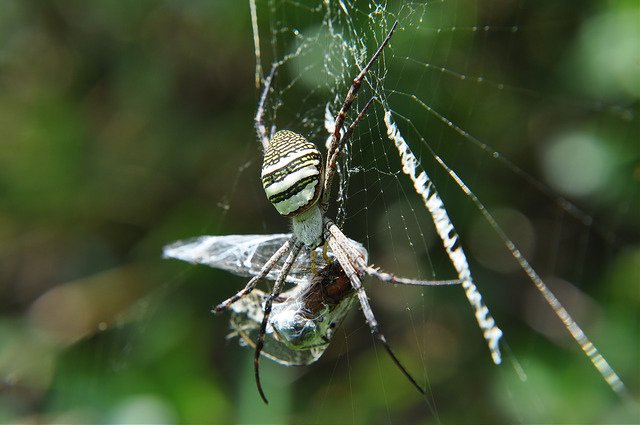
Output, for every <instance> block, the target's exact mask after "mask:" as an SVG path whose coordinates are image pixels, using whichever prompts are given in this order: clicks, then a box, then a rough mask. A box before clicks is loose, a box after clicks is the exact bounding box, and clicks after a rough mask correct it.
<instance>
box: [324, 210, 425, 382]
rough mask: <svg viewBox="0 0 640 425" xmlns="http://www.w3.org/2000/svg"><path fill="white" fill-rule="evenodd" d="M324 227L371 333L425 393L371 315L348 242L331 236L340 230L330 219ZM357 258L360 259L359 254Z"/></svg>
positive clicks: (326, 236)
mask: <svg viewBox="0 0 640 425" xmlns="http://www.w3.org/2000/svg"><path fill="white" fill-rule="evenodd" d="M325 228H326V234H325V239H326V241H327V242H328V243H329V246H330V247H331V250H332V251H333V253H334V255H335V256H336V259H337V260H338V262H339V263H340V266H341V267H342V269H343V270H344V272H345V273H346V275H347V277H348V278H349V281H350V282H351V286H353V289H354V290H355V291H356V295H357V296H358V301H360V306H361V307H362V313H363V314H364V317H365V319H366V321H367V324H368V325H369V328H370V329H371V334H372V335H373V336H374V337H375V338H376V339H377V340H378V341H379V342H380V343H381V344H382V346H383V347H384V349H385V350H386V352H387V354H389V357H391V360H393V363H395V365H396V366H397V367H398V369H400V371H401V372H402V373H403V374H404V376H405V377H406V378H407V379H408V380H409V382H411V384H412V385H413V386H414V387H416V389H417V390H418V391H419V392H420V393H421V394H426V392H425V390H424V389H423V388H422V387H421V386H420V385H418V383H417V382H416V380H415V379H414V378H413V376H411V374H410V373H409V371H407V369H406V368H405V367H404V366H403V365H402V363H400V360H399V359H398V357H396V355H395V354H394V352H393V350H391V347H390V346H389V343H388V342H387V339H386V338H385V336H384V335H383V334H382V332H381V331H380V327H379V325H378V321H377V320H376V318H375V316H374V315H373V310H371V305H370V304H369V299H368V298H367V294H366V292H365V290H364V287H363V286H362V282H361V280H360V275H359V274H358V272H356V269H355V268H354V265H353V264H352V258H351V257H350V255H349V251H350V244H348V245H347V246H343V245H342V243H341V242H340V241H339V240H338V239H336V238H335V237H333V233H334V232H335V231H336V230H337V231H338V232H340V229H338V227H337V226H336V225H335V224H333V223H332V222H331V221H328V220H327V224H326V227H325ZM340 233H342V232H340ZM343 236H344V235H343ZM357 258H360V259H362V258H361V257H359V256H358V257H357ZM353 260H355V259H353ZM354 262H357V261H354ZM357 267H358V266H357Z"/></svg>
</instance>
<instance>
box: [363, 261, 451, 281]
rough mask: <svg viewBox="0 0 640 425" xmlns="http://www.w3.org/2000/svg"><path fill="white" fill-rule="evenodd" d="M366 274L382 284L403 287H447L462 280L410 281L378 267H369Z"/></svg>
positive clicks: (365, 270)
mask: <svg viewBox="0 0 640 425" xmlns="http://www.w3.org/2000/svg"><path fill="white" fill-rule="evenodd" d="M364 272H365V273H366V274H368V275H369V276H372V277H375V278H376V279H378V280H379V281H381V282H384V283H391V284H396V283H399V284H401V285H416V286H445V285H460V284H461V283H462V280H460V279H450V280H420V279H409V278H406V277H399V276H396V275H394V274H392V273H387V272H385V271H382V270H380V269H379V268H377V267H372V266H367V267H366V268H365V269H364Z"/></svg>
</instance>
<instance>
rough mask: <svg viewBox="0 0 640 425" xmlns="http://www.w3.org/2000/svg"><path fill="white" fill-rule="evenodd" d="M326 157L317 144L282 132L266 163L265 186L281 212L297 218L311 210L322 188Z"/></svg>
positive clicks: (296, 135) (264, 168) (290, 133)
mask: <svg viewBox="0 0 640 425" xmlns="http://www.w3.org/2000/svg"><path fill="white" fill-rule="evenodd" d="M321 183H322V156H321V155H320V151H319V150H318V149H317V148H316V146H315V145H314V144H313V143H310V142H308V141H307V139H305V138H304V137H302V136H301V135H299V134H296V133H294V132H293V131H288V130H282V131H278V132H277V133H276V134H275V135H274V136H273V137H272V138H271V141H270V142H269V146H268V147H267V149H266V150H265V153H264V162H263V163H262V186H263V187H264V191H265V192H266V194H267V198H269V201H271V203H272V204H273V205H274V206H275V207H276V209H277V210H278V212H279V213H280V214H282V215H285V216H295V215H298V214H301V213H303V212H305V211H307V210H308V209H309V208H311V207H312V206H313V205H314V204H315V203H316V202H317V201H318V198H319V197H320V192H321V188H322V184H321Z"/></svg>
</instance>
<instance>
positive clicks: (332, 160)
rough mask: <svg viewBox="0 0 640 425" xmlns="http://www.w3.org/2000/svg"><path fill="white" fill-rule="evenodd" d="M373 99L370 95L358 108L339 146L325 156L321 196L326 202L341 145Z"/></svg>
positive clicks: (349, 135) (327, 201) (347, 138)
mask: <svg viewBox="0 0 640 425" xmlns="http://www.w3.org/2000/svg"><path fill="white" fill-rule="evenodd" d="M374 100H375V97H372V98H371V99H369V101H368V102H367V104H366V105H364V107H363V108H362V109H361V110H360V113H358V116H357V117H356V119H355V120H353V122H352V123H351V125H350V126H349V128H347V131H345V133H344V135H343V136H342V139H341V140H340V145H339V147H338V148H337V149H336V150H334V151H333V153H332V154H329V155H330V156H327V166H326V167H327V172H326V175H325V187H324V188H323V190H324V192H323V198H325V197H326V203H327V204H328V203H329V196H330V195H331V180H333V175H334V173H335V170H336V162H337V161H338V156H339V155H340V151H341V150H342V146H343V145H344V143H345V142H346V141H347V140H349V138H350V137H351V134H353V131H354V130H355V128H356V127H357V126H358V123H360V120H361V119H362V118H363V117H364V116H365V114H366V113H367V109H369V106H371V104H372V103H373V101H374ZM325 206H326V205H325Z"/></svg>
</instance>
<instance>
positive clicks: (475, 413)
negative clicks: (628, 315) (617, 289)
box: [252, 1, 638, 422]
mask: <svg viewBox="0 0 640 425" xmlns="http://www.w3.org/2000/svg"><path fill="white" fill-rule="evenodd" d="M253 6H254V8H253V10H252V14H253V25H254V42H255V46H256V47H255V51H256V81H260V80H261V79H262V78H264V74H265V73H268V72H269V69H270V67H271V66H272V65H273V64H276V65H277V66H278V69H277V73H276V76H275V78H274V81H273V85H272V90H271V91H270V92H269V93H268V96H267V106H266V117H265V122H266V124H267V126H269V125H272V126H274V128H277V129H290V130H293V131H296V132H298V133H300V134H304V135H305V136H306V137H307V138H308V139H309V140H311V141H313V142H315V143H316V144H318V145H319V146H321V145H323V144H324V142H325V141H326V140H327V137H328V134H329V132H330V131H331V130H332V124H333V117H334V116H335V114H336V111H338V110H339V108H340V106H341V104H342V101H343V100H344V96H345V94H346V91H347V89H348V87H349V85H350V81H351V79H352V78H353V77H354V76H355V75H356V74H357V72H358V70H359V68H360V67H361V66H363V64H364V63H365V62H366V60H367V59H368V58H369V57H370V56H371V54H372V52H373V51H374V50H375V49H376V48H377V46H378V45H379V44H380V42H381V41H382V39H383V38H384V36H385V35H386V33H387V31H388V29H389V28H390V27H391V24H392V23H393V22H394V21H396V20H397V21H398V22H399V25H398V29H397V31H396V33H395V34H394V36H393V38H392V41H391V43H390V45H389V47H388V48H387V49H385V51H384V53H383V55H382V56H381V57H380V58H379V60H378V61H377V62H376V64H375V65H374V66H373V68H372V69H371V70H370V71H369V73H368V74H367V77H366V83H365V84H363V87H362V89H361V91H360V93H359V95H358V99H357V101H356V102H355V103H354V106H353V107H352V110H351V112H350V116H349V118H348V120H347V124H348V123H349V122H350V121H352V120H353V119H354V118H355V116H356V115H357V113H358V111H359V110H360V109H361V108H362V106H363V105H364V104H365V103H366V102H367V101H368V100H369V99H370V98H375V99H376V102H375V103H374V104H373V106H372V108H371V109H370V110H369V112H368V113H367V115H366V117H365V118H364V119H363V120H362V122H361V123H360V124H359V126H358V128H357V129H356V131H355V133H354V135H353V137H352V139H351V140H350V142H349V143H348V144H347V146H345V149H344V154H343V156H342V158H341V162H340V164H339V171H340V184H339V185H334V194H333V196H332V199H333V204H332V207H331V208H330V214H329V215H330V216H331V217H335V218H336V222H337V223H338V225H339V226H340V227H342V228H343V230H345V233H346V234H347V235H348V236H349V237H351V238H353V239H356V240H360V241H361V242H363V244H364V245H365V247H366V248H367V249H368V250H369V252H370V258H371V261H373V262H374V263H375V264H376V265H380V266H383V267H385V268H386V269H388V270H389V271H392V272H394V273H397V274H400V275H403V276H411V277H420V278H429V279H450V278H453V277H455V271H454V270H453V268H452V267H451V264H450V262H449V260H448V258H447V256H446V253H445V250H444V249H443V248H442V245H441V242H440V240H439V239H438V236H437V235H436V231H435V229H434V227H433V224H432V221H431V217H430V216H429V214H428V211H427V210H426V209H425V208H424V205H423V204H422V202H421V199H420V197H419V196H417V195H416V193H415V191H414V188H413V185H412V182H411V180H410V179H409V178H408V177H407V176H406V175H405V174H404V173H403V171H402V164H401V162H400V157H399V155H398V152H397V151H396V150H395V147H394V146H393V143H392V141H391V140H390V139H389V137H388V131H389V127H388V125H385V116H391V117H393V121H394V122H395V124H396V125H397V128H398V129H399V131H401V132H402V135H403V136H404V138H405V140H406V141H407V143H408V144H409V147H410V149H411V150H412V152H413V154H414V155H415V156H416V157H417V158H418V161H419V163H420V165H421V167H422V169H424V170H426V171H427V172H428V174H429V176H430V177H431V179H432V180H433V181H434V182H435V184H436V186H437V187H438V188H439V192H440V194H441V197H442V199H443V201H444V203H445V206H446V208H447V211H448V213H449V216H450V217H451V219H452V221H453V223H454V225H455V227H456V229H457V231H458V233H459V234H460V236H461V244H462V246H463V247H464V249H465V251H466V252H467V255H468V257H470V258H469V260H470V262H471V271H472V273H473V275H474V276H475V280H476V283H477V284H478V286H479V287H480V290H481V291H482V293H483V295H484V297H485V299H486V301H487V304H488V305H489V307H490V309H491V310H492V312H493V313H494V316H495V317H496V320H497V322H498V325H499V326H501V327H502V329H503V330H504V331H505V334H506V341H507V345H506V347H507V350H508V351H507V359H506V361H507V364H506V365H505V366H502V367H500V368H499V369H496V368H495V367H492V363H491V359H490V356H488V352H487V350H486V348H485V347H484V346H483V339H482V336H481V334H480V333H479V332H478V330H477V328H474V326H475V322H474V318H473V315H472V312H471V311H470V310H469V308H468V306H467V305H466V303H465V300H464V297H463V295H462V293H461V292H459V291H453V290H446V291H439V290H437V289H436V290H434V289H428V290H419V289H406V288H390V289H389V288H383V287H380V285H376V284H375V283H372V282H369V283H368V284H367V291H368V294H369V296H370V298H371V300H372V304H373V308H374V312H375V313H376V314H377V316H378V318H379V321H380V322H381V325H382V329H383V331H384V332H385V333H386V334H387V339H388V340H390V343H391V344H392V346H394V347H395V348H397V349H398V351H399V352H400V353H401V354H402V359H403V360H404V361H406V362H407V365H408V368H409V370H411V371H413V372H414V373H416V374H417V378H418V381H419V382H425V383H426V384H427V385H428V387H429V388H430V392H431V394H432V395H431V396H430V400H428V402H427V403H426V404H425V403H424V400H421V399H420V398H419V397H418V396H417V395H413V396H412V395H411V392H410V391H411V388H410V387H409V385H405V384H406V383H404V382H402V381H401V377H400V374H399V372H398V371H397V370H393V367H392V365H391V363H390V362H389V361H388V359H386V358H384V356H383V353H382V352H378V351H377V350H376V349H375V346H373V344H374V343H373V340H371V339H370V338H368V336H367V329H366V325H364V322H363V320H360V319H361V318H360V316H359V315H358V314H352V315H351V325H350V326H347V328H348V330H347V331H346V332H348V333H350V335H349V336H348V338H345V341H344V343H343V344H340V343H336V342H335V341H334V343H333V345H334V347H333V352H331V351H330V352H329V353H327V354H325V357H323V359H325V360H324V363H325V365H326V366H325V369H322V370H321V371H318V372H314V371H310V372H307V373H308V374H309V375H310V376H312V377H314V375H315V374H320V375H323V374H324V375H325V376H326V375H327V373H326V371H327V370H328V369H327V368H333V370H332V371H331V373H330V375H329V376H330V378H329V379H326V380H325V382H322V380H317V379H315V378H308V381H309V382H315V383H316V385H317V382H322V383H321V384H320V385H321V386H320V387H319V388H312V389H309V391H311V392H312V394H314V396H313V397H311V400H301V399H300V398H299V397H294V396H293V395H292V397H294V399H295V402H296V403H295V405H297V406H300V407H299V408H297V409H296V412H306V413H304V414H302V413H299V414H300V415H302V416H301V418H302V417H307V414H308V412H315V411H318V412H320V411H323V412H325V415H324V416H322V417H324V418H327V421H329V422H332V421H340V422H342V421H351V420H353V421H356V422H360V421H365V422H367V421H372V420H376V418H379V417H381V416H380V415H387V417H388V419H389V421H394V420H397V418H403V420H406V418H408V417H411V418H413V419H412V421H415V420H417V419H416V418H431V420H435V421H443V422H450V421H456V422H460V421H463V422H468V421H477V420H482V421H489V420H501V421H505V420H506V421H516V420H517V421H525V422H531V421H538V422H540V421H559V420H567V421H584V420H593V418H596V417H600V418H614V419H609V420H616V419H615V418H616V417H618V416H616V411H617V409H622V410H624V409H623V407H621V406H622V405H623V403H621V402H620V401H619V400H616V399H615V397H614V396H612V395H611V394H609V392H610V390H609V389H608V388H607V385H606V384H605V383H604V382H598V381H599V379H600V377H599V375H598V374H597V373H595V372H594V370H592V368H591V366H590V364H589V362H588V360H587V359H586V357H584V356H583V355H582V353H581V352H580V350H579V349H576V348H577V346H575V343H573V341H572V340H571V339H570V338H568V336H569V335H568V333H567V332H566V330H565V329H564V328H563V326H562V324H561V323H560V321H558V320H557V318H556V317H555V315H554V313H553V312H552V310H551V309H549V308H548V307H547V306H546V305H544V302H543V300H542V299H541V297H540V295H539V294H537V293H535V289H534V288H533V285H531V282H530V281H529V280H528V278H527V276H526V275H525V274H524V273H523V272H522V270H521V269H520V268H519V266H518V263H517V262H516V261H515V260H514V258H513V257H512V256H511V255H510V253H509V251H508V249H507V248H506V244H505V241H504V240H501V238H500V236H499V235H498V234H497V233H496V231H495V229H493V228H492V226H491V225H490V224H489V223H487V222H486V220H485V219H484V218H483V215H482V213H481V211H479V210H478V208H477V205H474V203H473V202H472V201H471V200H470V197H469V196H466V195H465V194H464V192H463V191H462V190H461V189H460V187H459V185H458V184H457V183H456V181H455V180H454V179H452V178H451V174H450V173H448V172H447V169H446V168H445V167H443V165H442V164H441V163H440V162H439V161H442V162H443V163H444V164H446V166H448V167H450V169H451V170H453V171H454V172H455V173H456V176H459V178H460V179H461V181H462V182H464V184H465V185H466V187H468V189H469V190H470V191H471V193H472V194H473V195H472V196H474V197H477V198H478V199H480V200H481V202H482V203H483V205H484V207H486V208H487V210H488V211H489V212H490V214H492V216H493V217H495V219H496V221H497V224H498V225H499V226H500V227H501V229H503V230H504V232H505V234H506V236H507V238H509V240H510V241H513V242H514V243H515V244H516V246H517V247H518V248H519V249H520V250H521V251H522V253H523V254H524V256H525V258H526V259H527V260H529V262H530V263H531V264H532V265H533V267H534V269H535V270H537V272H538V274H540V275H542V276H543V278H544V280H545V282H547V283H548V284H549V285H550V286H551V287H552V289H553V290H554V291H555V292H557V295H558V296H559V298H560V300H561V302H562V303H563V304H564V305H565V306H566V307H567V308H568V310H569V311H570V313H571V314H572V315H574V318H576V319H577V321H578V322H579V323H580V324H582V325H584V327H585V330H586V332H587V334H588V335H590V337H591V338H593V339H594V340H595V342H596V345H597V346H598V347H599V348H600V349H601V350H603V354H604V355H605V357H606V358H607V359H608V360H609V361H611V362H612V363H613V365H614V369H617V370H618V372H620V373H621V375H622V377H623V379H624V378H625V377H628V376H631V375H633V368H634V366H632V363H633V361H632V360H630V359H632V358H633V356H632V355H631V354H630V353H628V354H623V353H621V352H619V351H617V350H616V348H615V347H616V342H615V341H616V340H617V341H621V340H620V339H615V338H611V337H609V338H608V337H607V334H619V333H622V331H621V329H625V328H626V329H628V330H629V329H633V326H632V325H630V324H629V323H628V322H625V321H624V320H621V319H620V318H618V319H616V316H617V315H616V309H618V308H623V309H624V308H628V306H627V307H621V306H620V305H619V304H617V302H618V301H620V300H619V299H618V300H616V298H615V296H614V295H612V292H607V291H604V290H602V288H601V286H602V285H605V284H606V282H608V278H609V277H610V276H611V273H612V269H613V268H614V266H615V264H616V263H617V262H618V261H620V258H621V256H624V255H625V254H624V253H625V251H627V250H629V249H630V247H631V246H633V245H637V228H636V226H633V225H631V218H632V217H633V214H637V193H635V194H634V193H633V189H632V185H633V183H632V182H631V177H630V176H631V174H632V173H633V170H632V167H633V164H634V163H635V164H637V160H638V156H637V146H636V149H635V150H634V149H633V145H634V143H636V144H637V126H638V121H637V96H638V91H637V87H636V88H633V82H634V81H635V82H636V83H637V73H636V74H635V76H634V75H631V76H629V75H626V76H625V75H622V74H620V72H621V71H619V70H617V71H616V70H615V69H617V66H611V67H610V69H609V71H608V72H609V73H610V77H611V79H616V81H618V82H619V84H618V85H617V86H616V85H611V84H612V83H610V82H604V80H605V79H603V78H599V77H594V75H593V74H594V71H592V70H591V69H589V68H588V67H589V66H593V64H590V63H589V60H590V59H589V56H588V55H589V54H593V55H595V54H596V53H594V52H593V51H589V50H588V43H596V41H597V40H594V39H590V38H589V37H593V33H594V32H596V31H597V29H599V28H600V29H602V28H601V27H599V25H605V23H606V22H609V23H612V22H616V19H619V21H620V22H621V21H625V22H626V19H627V18H626V17H625V16H626V15H625V13H626V12H625V10H624V9H620V10H592V11H588V10H584V11H575V10H573V9H572V8H571V7H570V6H568V5H567V6H566V7H563V6H557V5H554V4H536V5H532V4H528V3H526V2H498V1H460V2H454V1H451V2H447V1H441V2H427V3H421V2H404V1H403V2H390V3H386V2H380V3H376V2H350V1H336V2H332V1H325V2H323V3H322V4H317V3H316V2H294V1H290V2H288V1H287V2H275V1H270V2H258V3H257V4H256V5H253ZM635 30H637V28H636V29H635ZM561 39H562V40H563V41H562V42H560V41H559V40H561ZM565 39H566V40H565ZM636 44H637V43H636ZM614 68H615V69H614ZM603 72H604V71H603ZM634 78H635V79H636V80H633V79H634ZM634 102H635V103H634ZM634 140H635V142H634ZM614 151H618V153H617V154H614ZM620 152H624V154H621V153H620ZM576 157H577V159H575V158H576ZM576 164H578V165H576ZM579 164H583V165H582V166H581V165H579ZM581 167H585V168H587V171H585V170H584V169H582V170H581V169H580V168H581ZM625 172H626V174H625ZM335 186H338V187H335ZM586 211H588V212H586ZM623 304H624V303H623ZM514 321H515V322H517V323H512V322H514ZM629 326H631V327H629ZM354 329H355V330H354ZM532 329H533V330H532ZM613 329H616V330H615V331H613ZM632 333H633V332H632ZM627 337H630V335H629V334H627ZM618 338H620V335H619V336H618ZM631 338H633V339H635V340H636V341H637V337H636V336H633V337H631ZM336 339H338V338H336ZM572 344H573V345H572ZM625 345H626V344H625ZM635 345H636V346H637V344H635ZM372 346H373V348H372ZM509 347H511V348H512V350H513V352H511V350H510V349H509ZM631 351H633V350H631ZM636 354H637V353H636ZM629 356H631V357H629ZM625 359H626V360H625ZM625 362H626V364H627V366H628V367H629V368H631V369H630V373H625V371H624V370H623V369H622V370H619V369H620V367H621V366H622V367H624V365H625ZM320 363H323V362H322V361H321V362H320ZM371 363H373V364H375V367H370V366H369V367H366V366H363V364H371ZM314 367H316V366H314ZM318 367H319V368H321V367H322V366H318ZM372 371H375V372H372ZM636 371H637V369H636ZM560 372H563V373H562V374H560ZM367 374H368V375H367ZM394 374H395V375H394ZM576 376H578V377H579V379H578V378H576ZM572 379H578V380H579V381H580V382H583V383H584V384H582V385H584V386H586V387H587V388H588V390H587V389H584V388H583V389H582V390H576V388H575V387H574V386H570V385H567V382H568V381H570V380H572ZM305 380H307V378H306V377H303V378H300V381H301V382H300V385H305V384H304V381H305ZM367 385H372V386H373V388H376V390H371V389H369V390H367V388H368V387H367ZM577 386H578V387H580V385H577ZM563 387H564V388H563ZM344 391H347V393H348V394H347V396H346V400H345V399H343V397H344ZM596 393H597V394H598V395H597V396H596V395H594V394H596ZM372 398H373V399H374V400H377V401H378V403H377V407H376V408H375V409H371V408H370V406H371V405H376V403H372V402H371V399H372ZM407 398H412V399H414V400H415V401H414V402H409V401H407ZM470 398H473V399H475V400H476V401H475V402H474V403H473V408H467V406H468V400H469V399H470ZM594 398H599V399H600V400H606V401H603V402H602V406H601V408H599V409H596V408H594V407H593V405H592V404H591V405H590V403H589V402H588V400H593V399H594ZM365 399H366V400H369V401H365ZM554 399H556V400H565V401H566V400H570V401H567V402H566V403H565V402H563V403H561V406H558V405H557V404H556V402H554V401H553V400H554ZM336 405H338V406H342V407H344V409H343V408H340V409H336V408H335V406H336ZM569 405H571V406H572V407H568V406H569ZM363 406H366V407H367V408H366V409H363V408H362V407H363ZM418 406H421V407H418ZM347 407H348V409H347ZM327 409H331V410H336V413H334V415H335V416H331V415H329V416H327V415H326V410H327ZM345 409H346V410H345ZM337 412H346V413H337ZM409 412H412V413H411V415H415V416H407V415H410V413H409ZM416 412H419V413H416ZM308 417H315V416H314V414H310V415H309V416H308ZM423 420H424V419H423ZM602 420H604V419H602ZM618 420H621V419H618Z"/></svg>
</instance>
